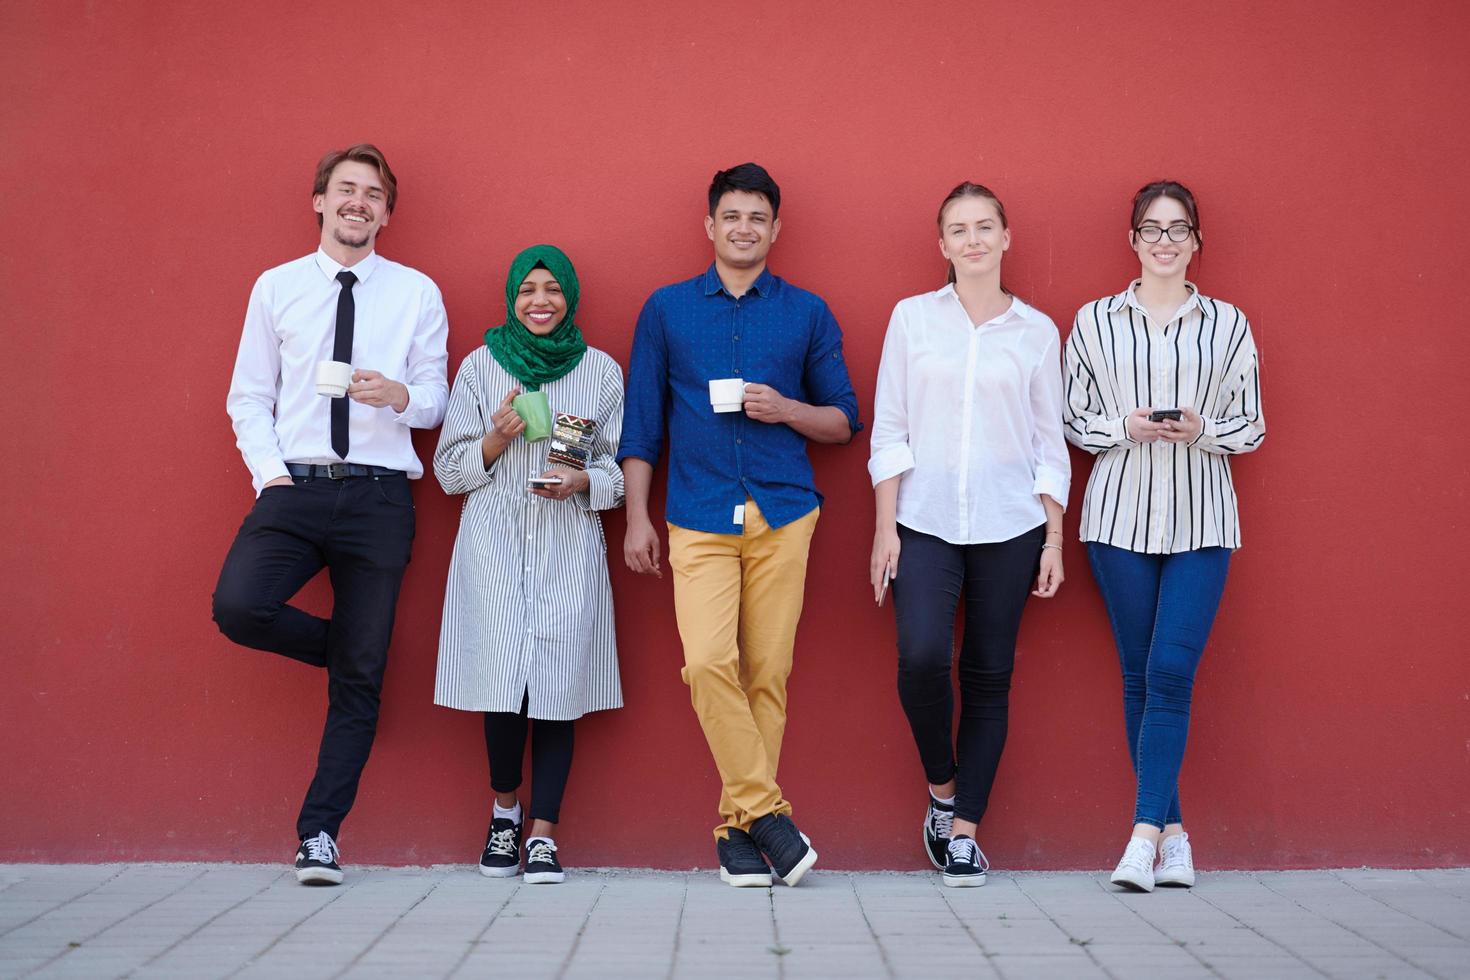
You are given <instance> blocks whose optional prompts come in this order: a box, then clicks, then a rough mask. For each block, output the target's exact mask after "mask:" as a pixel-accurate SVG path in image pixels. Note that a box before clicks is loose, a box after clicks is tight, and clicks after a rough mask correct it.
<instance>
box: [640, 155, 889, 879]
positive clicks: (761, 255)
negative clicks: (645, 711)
mask: <svg viewBox="0 0 1470 980" xmlns="http://www.w3.org/2000/svg"><path fill="white" fill-rule="evenodd" d="M780 208H781V191H780V188H778V187H777V186H776V182H775V181H774V180H772V179H771V176H770V174H768V173H766V171H765V170H764V168H762V167H760V166H757V165H756V164H754V163H745V164H741V165H740V166H738V167H732V168H731V169H729V170H722V171H720V172H719V173H717V174H715V177H714V181H713V183H711V184H710V189H709V215H708V216H707V217H706V218H705V221H704V226H705V232H706V233H707V234H708V235H709V238H710V241H712V242H713V243H714V249H715V261H714V264H713V265H712V266H710V267H709V269H707V270H706V271H705V272H704V274H702V275H699V276H696V277H695V278H693V279H689V280H687V281H685V282H680V283H675V284H673V285H671V286H665V287H663V288H662V289H659V290H658V291H657V292H655V293H654V294H653V295H652V296H651V297H649V299H648V302H647V303H645V304H644V306H643V312H642V313H641V314H639V316H638V329H637V332H636V334H635V335H634V338H633V357H632V364H631V366H630V367H629V371H628V396H627V401H626V405H625V407H624V415H623V435H622V443H621V445H620V447H619V450H618V460H619V462H621V463H622V466H623V474H624V480H625V484H626V493H627V508H628V533H627V538H626V540H625V542H624V545H623V556H624V558H625V559H626V560H627V562H628V567H629V568H631V569H633V571H635V572H639V573H642V574H652V575H659V576H662V569H661V566H660V563H659V538H658V533H657V531H655V530H654V527H653V523H652V521H651V520H650V519H649V516H648V489H649V484H650V483H651V482H652V478H653V466H654V464H655V463H656V462H657V461H658V457H659V452H660V450H661V448H662V445H663V436H664V427H665V425H667V426H668V434H669V486H668V501H667V506H666V510H667V519H668V530H669V566H670V567H671V568H672V569H673V572H674V609H675V614H676V615H677V617H678V621H679V636H680V638H681V639H682V640H683V644H684V665H685V666H684V671H683V676H684V681H685V683H687V684H688V685H689V688H690V695H691V698H692V700H693V702H694V711H695V713H696V714H697V715H698V716H699V723H700V726H701V727H702V728H703V729H704V734H705V738H706V740H707V741H708V742H709V747H710V753H711V754H712V755H713V756H714V760H715V766H716V768H717V769H718V770H719V772H720V780H721V782H722V783H723V786H724V789H723V791H722V792H721V794H720V818H721V823H720V826H719V827H717V828H716V829H715V840H716V848H717V851H718V854H719V860H720V877H721V878H722V879H724V880H725V881H727V882H729V883H730V884H732V885H735V886H737V887H742V886H760V885H764V886H769V885H770V884H771V870H772V868H774V869H775V872H776V874H777V876H779V877H780V878H781V879H782V880H783V881H785V882H786V884H788V885H795V884H796V883H797V882H798V881H800V880H801V877H802V875H804V874H805V873H806V872H807V870H808V869H809V868H811V866H812V865H813V864H815V863H816V860H817V853H816V851H815V850H814V849H813V848H812V846H811V843H810V841H809V840H808V839H807V838H806V836H805V835H804V834H802V833H800V832H799V831H798V830H797V829H796V825H795V824H794V823H793V822H792V820H791V804H790V803H788V802H787V801H786V799H785V797H783V796H782V794H781V788H780V786H778V785H777V783H776V767H777V762H778V761H779V759H780V755H781V738H782V736H783V734H784V733H785V730H786V678H787V676H788V675H789V674H790V673H791V659H792V648H793V646H794V642H795V637H796V624H797V621H798V620H799V619H800V618H801V605H802V596H803V591H804V589H805V585H806V562H807V550H808V546H809V545H810V543H811V536H812V531H813V530H814V529H815V527H816V523H817V515H818V513H819V510H820V505H821V502H822V496H821V494H819V493H818V492H817V489H816V486H815V484H814V482H813V479H812V468H811V463H810V462H809V461H808V460H807V456H806V442H807V440H808V439H811V440H814V441H816V442H835V443H845V442H847V441H849V440H850V439H851V438H852V435H853V433H854V432H856V431H857V430H858V429H859V428H861V425H860V423H859V422H858V418H857V397H856V396H855V395H854V394H853V390H852V383H851V382H850V381H849V380H848V376H847V365H846V363H845V362H844V361H843V359H842V331H841V330H840V329H839V328H838V326H837V321H836V320H835V319H833V317H832V312H831V311H830V310H829V309H827V304H826V303H824V302H823V301H822V299H821V297H819V296H816V295H815V294H813V293H809V292H807V291H806V290H804V289H798V288H797V287H795V286H792V285H790V284H789V283H786V282H784V281H782V280H781V279H778V278H777V277H776V276H773V275H771V273H770V272H769V271H768V270H767V269H766V255H767V253H768V252H769V251H770V248H771V245H773V244H774V243H775V241H776V237H777V235H779V234H780V231H781V221H780V219H779V218H778V217H777V215H778V213H779V211H780ZM711 382H716V383H715V384H711ZM732 393H733V394H732ZM762 854H764V857H763V856H762ZM767 859H769V861H770V865H769V866H768V865H767V863H766V861H767Z"/></svg>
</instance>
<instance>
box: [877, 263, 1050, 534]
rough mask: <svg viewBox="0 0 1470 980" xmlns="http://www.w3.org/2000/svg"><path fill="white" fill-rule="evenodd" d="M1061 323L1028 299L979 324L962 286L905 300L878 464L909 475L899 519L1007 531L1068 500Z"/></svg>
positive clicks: (917, 524) (897, 313)
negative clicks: (1048, 502) (1047, 504)
mask: <svg viewBox="0 0 1470 980" xmlns="http://www.w3.org/2000/svg"><path fill="white" fill-rule="evenodd" d="M1060 350H1061V343H1060V340H1059V339H1058V336H1057V328H1056V324H1054V323H1052V322H1051V318H1050V317H1048V316H1047V315H1046V314H1045V313H1042V312H1040V311H1039V310H1035V309H1032V308H1031V307H1030V306H1027V305H1026V304H1025V303H1023V302H1021V301H1020V300H1019V299H1012V301H1011V305H1010V308H1009V309H1007V310H1006V311H1005V312H1004V313H1002V314H1001V315H1000V316H997V317H995V318H994V319H991V320H987V321H986V322H984V323H981V324H978V325H976V324H972V323H971V322H970V316H969V314H968V313H966V312H965V307H964V305H963V304H962V303H961V302H960V298H959V296H957V295H956V294H955V291H954V286H952V285H949V286H945V287H944V288H943V289H940V290H938V291H936V292H932V293H924V294H923V295H920V296H910V297H909V298H908V299H905V300H902V301H901V302H900V303H899V304H898V306H896V307H894V310H893V318H892V319H891V320H890V321H889V323H888V335H887V336H886V337H885V338H884V340H883V359H882V361H881V362H880V364H879V367H878V390H877V396H876V398H875V400H874V406H873V436H872V450H871V455H870V456H869V459H868V473H869V475H870V476H871V477H872V478H873V485H874V486H877V485H878V484H879V483H881V482H883V481H884V480H887V479H889V478H890V477H894V476H899V475H902V476H903V479H902V480H901V481H899V485H898V522H899V523H900V524H902V525H904V526H905V527H908V528H911V529H913V530H915V531H922V532H924V533H925V534H932V535H934V536H936V537H939V538H942V539H944V540H945V541H948V542H950V543H951V544H982V543H987V542H995V541H1008V540H1010V539H1011V538H1014V537H1016V536H1017V535H1018V534H1022V533H1024V532H1025V531H1029V530H1030V529H1031V528H1033V527H1036V526H1037V525H1038V524H1041V523H1043V522H1044V521H1045V520H1046V509H1045V508H1044V507H1043V506H1042V505H1041V499H1040V496H1039V495H1040V494H1046V495H1047V496H1048V497H1051V498H1052V499H1053V500H1055V501H1056V502H1057V503H1059V504H1061V505H1062V506H1063V507H1066V506H1067V489H1068V486H1069V484H1070V482H1071V475H1072V464H1071V460H1070V459H1069V458H1068V456H1067V444H1066V441H1065V440H1064V439H1063V438H1062V372H1061V356H1060Z"/></svg>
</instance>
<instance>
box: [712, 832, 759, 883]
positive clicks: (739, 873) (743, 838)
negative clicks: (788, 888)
mask: <svg viewBox="0 0 1470 980" xmlns="http://www.w3.org/2000/svg"><path fill="white" fill-rule="evenodd" d="M729 833H730V836H729V837H727V838H725V839H724V840H721V841H719V842H718V843H717V844H716V845H715V850H716V852H717V853H718V854H719V856H720V880H721V881H723V882H725V883H727V884H730V885H734V886H735V887H736V888H770V887H771V868H770V866H769V865H768V864H766V859H765V858H763V857H761V852H760V848H758V847H756V846H755V841H753V840H751V838H750V835H749V834H747V833H746V832H745V831H743V830H734V829H732V830H731V831H730V832H729Z"/></svg>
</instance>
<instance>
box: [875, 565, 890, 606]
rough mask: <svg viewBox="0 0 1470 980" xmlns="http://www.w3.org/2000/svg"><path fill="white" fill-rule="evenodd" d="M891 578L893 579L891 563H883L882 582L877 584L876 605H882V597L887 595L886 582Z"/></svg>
mask: <svg viewBox="0 0 1470 980" xmlns="http://www.w3.org/2000/svg"><path fill="white" fill-rule="evenodd" d="M892 579H893V566H892V565H885V566H884V567H883V582H882V584H880V585H879V586H878V605H879V606H880V607H881V606H882V605H883V600H884V598H885V597H887V595H888V583H889V582H890V581H892Z"/></svg>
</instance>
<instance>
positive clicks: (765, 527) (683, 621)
mask: <svg viewBox="0 0 1470 980" xmlns="http://www.w3.org/2000/svg"><path fill="white" fill-rule="evenodd" d="M819 513H820V509H819V508H814V509H813V510H812V511H811V512H810V513H808V514H807V515H806V516H805V517H801V518H799V519H797V520H795V521H792V522H791V523H790V524H787V525H785V526H784V527H781V528H775V529H773V528H772V527H771V526H770V525H769V524H767V523H766V519H765V517H764V516H762V514H761V512H760V508H759V507H757V506H756V503H755V501H754V500H747V501H746V502H745V526H744V530H743V532H742V533H740V534H710V533H706V532H703V531H691V530H689V529H687V528H682V527H677V526H675V525H673V524H670V525H669V567H670V568H672V569H673V571H674V612H675V615H676V616H677V618H678V621H679V638H680V639H681V640H682V641H683V643H684V670H683V676H684V683H685V684H688V685H689V695H690V700H691V701H692V702H693V704H694V713H695V714H696V715H698V716H699V724H700V727H701V728H703V729H704V737H705V740H706V741H707V742H708V743H709V750H710V754H711V755H712V756H714V760H715V767H716V768H717V769H718V770H719V772H720V781H721V782H722V783H723V785H724V788H723V790H722V791H721V793H720V818H721V820H722V821H723V822H722V823H721V824H720V826H718V827H716V828H715V837H717V838H722V837H724V836H726V833H727V832H728V830H729V829H730V828H732V827H733V828H736V829H738V830H749V829H750V825H751V824H752V823H754V822H755V821H756V820H757V819H758V818H760V817H763V816H765V815H766V814H768V813H790V812H791V804H789V803H787V802H786V800H785V798H783V797H782V795H781V787H780V786H778V785H777V784H776V767H777V765H778V764H779V762H780V760H781V739H782V736H783V735H785V732H786V678H787V677H788V676H789V675H790V674H791V659H792V650H793V648H794V646H795V643H796V624H797V621H798V620H800V619H801V604H802V600H803V598H804V593H805V590H806V562H807V552H808V549H809V547H810V545H811V540H812V532H813V531H814V530H815V529H816V526H817V516H818V514H819Z"/></svg>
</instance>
